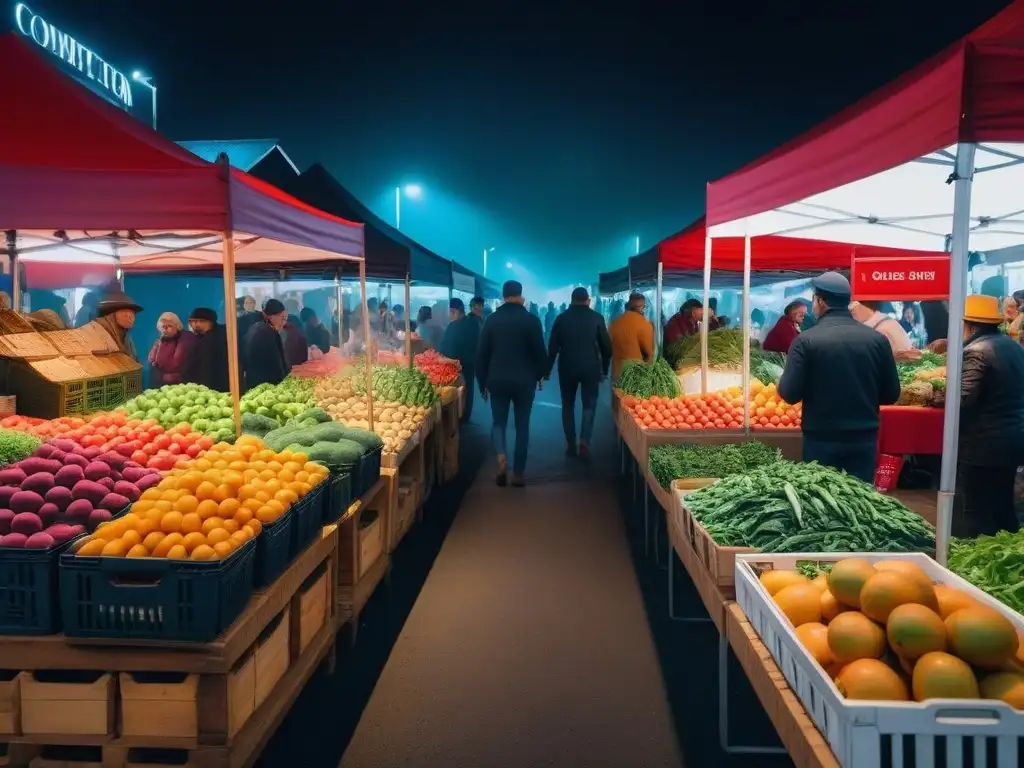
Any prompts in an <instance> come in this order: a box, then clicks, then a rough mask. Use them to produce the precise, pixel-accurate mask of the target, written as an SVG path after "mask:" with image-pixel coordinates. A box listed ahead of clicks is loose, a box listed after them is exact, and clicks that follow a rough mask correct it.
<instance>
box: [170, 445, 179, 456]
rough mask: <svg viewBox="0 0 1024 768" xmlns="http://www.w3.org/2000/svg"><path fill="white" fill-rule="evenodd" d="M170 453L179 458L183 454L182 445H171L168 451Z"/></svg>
mask: <svg viewBox="0 0 1024 768" xmlns="http://www.w3.org/2000/svg"><path fill="white" fill-rule="evenodd" d="M167 451H168V453H170V454H171V455H172V456H177V455H179V454H180V453H181V443H171V447H170V448H168V449H167Z"/></svg>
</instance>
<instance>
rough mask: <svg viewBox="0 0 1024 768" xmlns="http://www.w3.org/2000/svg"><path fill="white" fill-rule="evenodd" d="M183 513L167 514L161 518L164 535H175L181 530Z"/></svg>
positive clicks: (161, 528)
mask: <svg viewBox="0 0 1024 768" xmlns="http://www.w3.org/2000/svg"><path fill="white" fill-rule="evenodd" d="M181 518H182V514H181V512H167V513H166V514H164V516H163V517H161V518H160V530H161V531H163V532H164V533H174V532H176V531H180V530H181Z"/></svg>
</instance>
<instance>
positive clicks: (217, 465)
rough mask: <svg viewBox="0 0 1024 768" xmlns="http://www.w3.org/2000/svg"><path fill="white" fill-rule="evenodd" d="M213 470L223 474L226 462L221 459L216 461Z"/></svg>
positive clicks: (226, 465) (226, 466)
mask: <svg viewBox="0 0 1024 768" xmlns="http://www.w3.org/2000/svg"><path fill="white" fill-rule="evenodd" d="M213 468H214V469H219V470H221V471H222V472H223V471H224V470H225V469H227V468H228V462H226V461H225V460H224V459H223V458H220V459H217V461H215V462H213Z"/></svg>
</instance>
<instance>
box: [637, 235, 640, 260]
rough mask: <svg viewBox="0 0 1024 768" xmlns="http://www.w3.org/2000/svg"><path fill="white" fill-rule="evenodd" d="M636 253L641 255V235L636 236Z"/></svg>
mask: <svg viewBox="0 0 1024 768" xmlns="http://www.w3.org/2000/svg"><path fill="white" fill-rule="evenodd" d="M636 255H637V256H639V255H640V235H637V236H636Z"/></svg>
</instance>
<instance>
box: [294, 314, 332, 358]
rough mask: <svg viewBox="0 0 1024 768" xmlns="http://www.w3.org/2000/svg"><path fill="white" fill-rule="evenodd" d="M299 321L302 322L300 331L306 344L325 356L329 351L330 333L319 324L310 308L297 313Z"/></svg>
mask: <svg viewBox="0 0 1024 768" xmlns="http://www.w3.org/2000/svg"><path fill="white" fill-rule="evenodd" d="M299 320H300V321H301V322H302V330H303V333H304V335H305V337H306V343H308V344H309V346H311V347H316V348H317V349H319V350H320V351H321V352H323V353H324V354H325V355H326V354H327V353H328V352H330V351H331V332H330V331H328V330H327V327H326V326H325V325H324V324H323V323H321V322H320V318H319V317H317V316H316V312H314V311H313V309H312V307H303V308H302V311H301V312H299Z"/></svg>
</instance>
